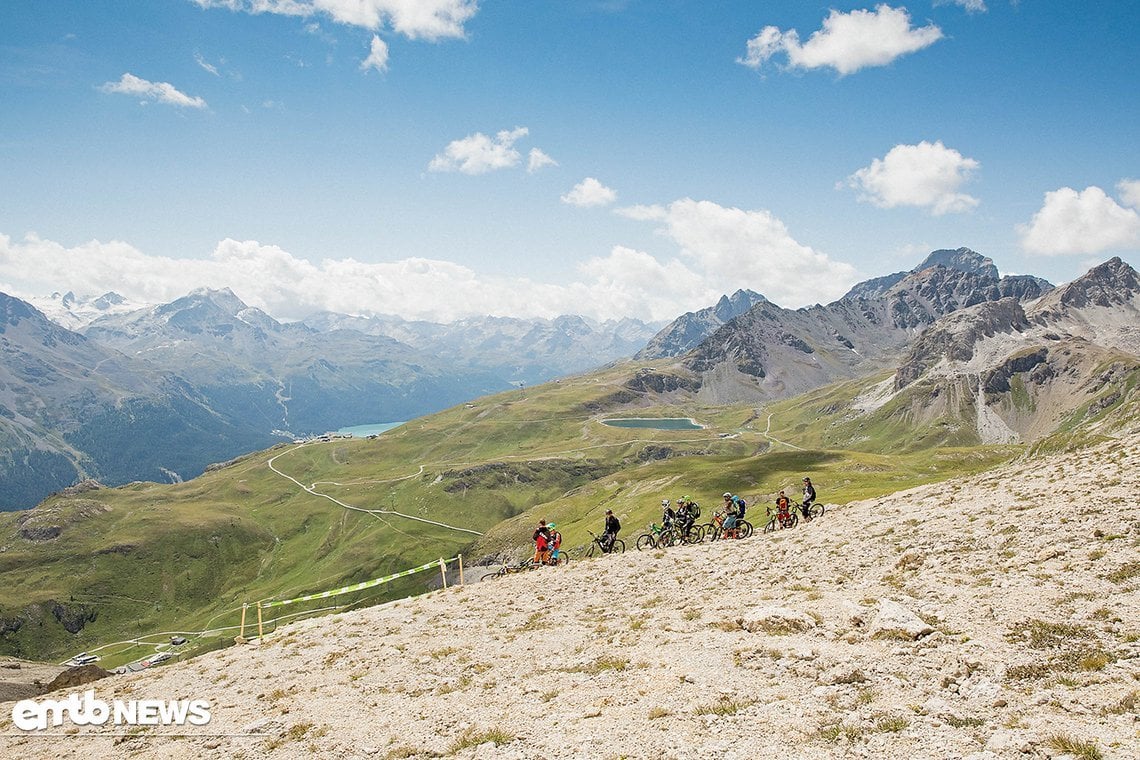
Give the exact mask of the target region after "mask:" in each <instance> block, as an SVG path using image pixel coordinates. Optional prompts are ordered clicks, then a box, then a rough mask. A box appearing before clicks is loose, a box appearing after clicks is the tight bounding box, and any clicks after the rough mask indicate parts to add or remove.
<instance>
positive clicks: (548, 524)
mask: <svg viewBox="0 0 1140 760" xmlns="http://www.w3.org/2000/svg"><path fill="white" fill-rule="evenodd" d="M546 527H548V528H553V527H554V523H547V524H546Z"/></svg>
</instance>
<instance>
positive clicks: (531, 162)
mask: <svg viewBox="0 0 1140 760" xmlns="http://www.w3.org/2000/svg"><path fill="white" fill-rule="evenodd" d="M546 166H558V162H557V161H555V160H554V159H553V158H551V157H550V156H548V155H546V153H544V152H542V151H541V150H539V149H538V148H531V149H530V154H529V155H528V156H527V162H526V170H527V172H528V173H529V174H534V173H535V172H536V171H538V170H539V169H542V168H543V167H546Z"/></svg>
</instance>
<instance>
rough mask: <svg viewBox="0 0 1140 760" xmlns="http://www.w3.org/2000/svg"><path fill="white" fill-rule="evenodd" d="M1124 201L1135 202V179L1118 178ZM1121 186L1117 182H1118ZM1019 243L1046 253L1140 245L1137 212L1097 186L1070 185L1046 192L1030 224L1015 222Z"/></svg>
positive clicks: (1139, 224) (1104, 249) (1084, 251)
mask: <svg viewBox="0 0 1140 760" xmlns="http://www.w3.org/2000/svg"><path fill="white" fill-rule="evenodd" d="M1121 185H1123V187H1122V188H1121V193H1122V196H1123V197H1124V200H1125V202H1126V203H1129V204H1130V205H1135V202H1136V201H1137V200H1140V199H1138V198H1136V197H1135V196H1134V195H1133V194H1134V193H1136V192H1137V191H1140V188H1137V187H1136V183H1135V181H1134V180H1125V181H1124V182H1121ZM1118 187H1120V186H1118ZM1017 232H1018V234H1019V235H1020V236H1021V247H1022V248H1023V249H1024V250H1025V251H1027V252H1029V253H1039V254H1044V255H1046V256H1056V255H1064V254H1081V253H1085V254H1090V253H1099V252H1101V251H1106V250H1117V249H1122V248H1123V249H1140V214H1138V213H1137V212H1136V210H1135V209H1131V208H1124V207H1122V206H1120V205H1119V204H1117V203H1116V201H1114V200H1113V199H1112V198H1110V197H1108V194H1107V193H1105V192H1104V190H1101V189H1100V188H1099V187H1095V186H1094V187H1087V188H1085V189H1084V190H1083V191H1080V192H1078V191H1076V190H1074V189H1072V188H1071V187H1062V188H1060V189H1059V190H1053V191H1052V192H1048V193H1045V202H1044V204H1043V205H1042V206H1041V210H1040V211H1038V212H1037V213H1036V214H1034V215H1033V218H1032V219H1031V220H1030V221H1029V224H1022V225H1018V227H1017Z"/></svg>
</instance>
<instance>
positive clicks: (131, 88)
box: [99, 74, 206, 108]
mask: <svg viewBox="0 0 1140 760" xmlns="http://www.w3.org/2000/svg"><path fill="white" fill-rule="evenodd" d="M99 90H100V91H102V92H106V93H120V94H122V95H136V96H138V97H141V98H146V99H147V100H154V101H157V102H159V103H166V104H168V105H172V106H180V107H183V108H205V107H206V101H205V100H202V98H199V97H191V96H189V95H187V94H186V93H183V92H179V91H178V90H177V89H175V87H174V85H172V84H169V83H167V82H148V81H147V80H145V79H140V78H139V77H136V76H135V75H134V74H123V76H122V77H120V78H119V81H118V82H106V83H104V84H103V85H102V86H100V87H99Z"/></svg>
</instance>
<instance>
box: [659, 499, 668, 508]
mask: <svg viewBox="0 0 1140 760" xmlns="http://www.w3.org/2000/svg"><path fill="white" fill-rule="evenodd" d="M661 506H663V507H667V506H669V500H668V499H662V500H661Z"/></svg>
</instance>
